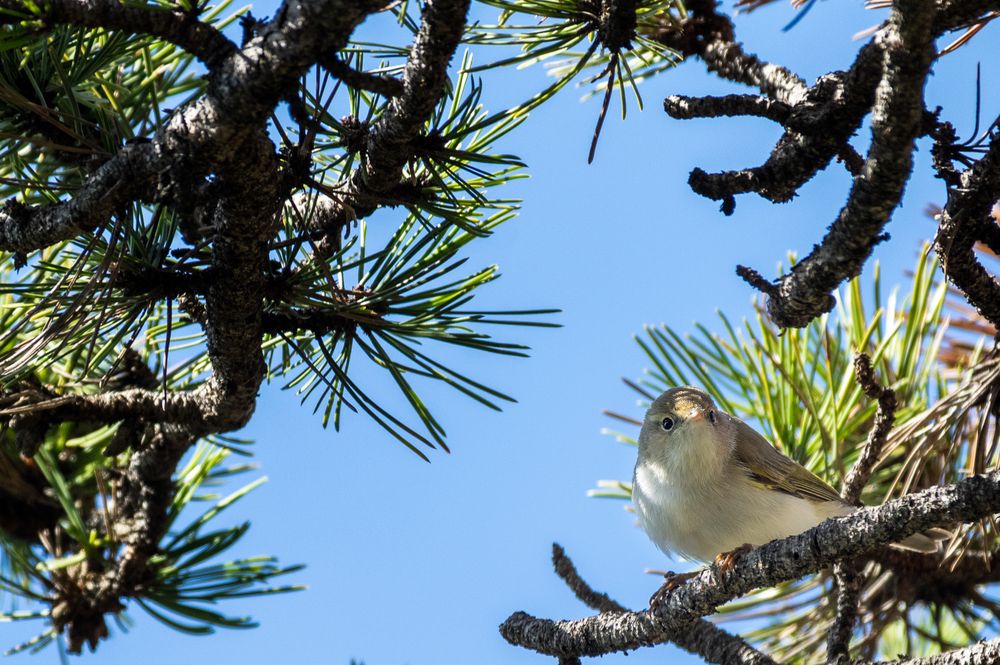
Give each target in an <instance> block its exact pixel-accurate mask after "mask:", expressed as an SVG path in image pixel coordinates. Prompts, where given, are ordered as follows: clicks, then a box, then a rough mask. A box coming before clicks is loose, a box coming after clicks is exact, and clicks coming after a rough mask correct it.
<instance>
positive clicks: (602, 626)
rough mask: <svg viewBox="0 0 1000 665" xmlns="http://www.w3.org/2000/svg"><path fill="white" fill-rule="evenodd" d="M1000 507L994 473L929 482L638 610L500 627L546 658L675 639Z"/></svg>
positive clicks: (523, 619) (998, 477) (521, 618)
mask: <svg viewBox="0 0 1000 665" xmlns="http://www.w3.org/2000/svg"><path fill="white" fill-rule="evenodd" d="M997 512H1000V471H997V472H994V473H991V474H988V475H982V476H973V477H970V478H966V479H965V480H961V481H959V482H957V483H955V484H954V485H950V486H947V487H934V488H931V489H928V490H925V491H923V492H919V493H915V494H910V495H907V496H905V497H902V498H900V499H896V500H894V501H890V502H888V503H885V504H883V505H881V506H876V507H872V508H865V509H861V510H858V511H857V512H855V513H852V514H851V515H850V516H848V517H842V518H837V519H831V520H827V521H826V522H823V523H822V524H820V525H819V526H816V527H814V528H812V529H809V530H808V531H806V532H804V533H801V534H799V535H796V536H791V537H789V538H785V539H784V540H777V541H773V542H770V543H768V544H766V545H763V546H761V547H759V548H757V549H754V550H752V551H751V552H749V553H748V554H746V555H744V556H743V557H741V558H739V559H738V560H737V561H736V563H735V564H734V565H733V566H732V567H731V568H730V569H729V570H727V571H725V572H722V571H720V570H719V569H718V567H717V566H712V567H711V568H709V569H706V570H704V571H702V572H701V573H700V574H698V575H697V576H695V577H694V578H692V579H691V580H689V581H688V582H687V583H685V584H684V585H683V586H681V587H679V588H678V589H676V590H675V591H674V592H673V593H672V594H671V595H670V597H669V598H668V599H667V600H666V602H664V603H662V604H660V605H657V606H655V607H653V608H651V609H650V610H647V611H644V612H610V613H605V614H601V615H598V616H593V617H588V618H586V619H581V620H579V621H550V620H547V619H538V618H535V617H532V616H530V615H528V614H526V613H524V612H517V613H515V614H513V615H511V617H510V618H509V619H507V621H505V622H504V623H503V625H502V626H501V627H500V632H501V634H502V635H503V636H504V638H505V639H506V640H507V641H508V642H510V643H511V644H515V645H519V646H523V647H526V648H529V649H533V650H535V651H538V652H539V653H544V654H548V655H553V656H574V655H575V656H598V655H601V654H605V653H611V652H613V651H622V650H626V649H635V648H637V647H640V646H646V645H651V644H659V643H662V642H665V641H668V640H673V639H675V638H676V637H678V636H682V635H683V633H684V631H689V630H690V628H691V624H692V622H693V621H695V620H697V619H699V618H700V617H703V616H705V615H706V614H709V613H711V612H713V611H714V610H715V609H716V608H717V607H719V606H720V605H722V604H723V603H726V602H728V601H730V600H732V599H734V598H737V597H739V596H742V595H744V594H746V593H748V592H750V591H752V590H754V589H758V588H763V587H770V586H774V585H775V584H779V583H781V582H784V581H787V580H792V579H796V578H798V577H801V576H803V575H807V574H810V573H815V572H817V571H818V570H820V569H822V568H825V567H827V566H829V565H831V564H833V563H836V562H837V561H841V560H844V559H847V558H849V557H854V556H857V555H861V554H865V553H868V552H872V551H874V550H876V549H878V548H879V547H882V546H884V545H888V544H889V543H894V542H899V541H900V540H902V539H904V538H906V537H907V536H909V535H912V534H914V533H917V532H919V531H925V530H926V529H928V528H930V527H934V526H942V525H946V524H949V523H953V522H959V521H961V522H968V521H972V520H977V519H981V518H983V517H986V516H989V515H993V514H995V513H997Z"/></svg>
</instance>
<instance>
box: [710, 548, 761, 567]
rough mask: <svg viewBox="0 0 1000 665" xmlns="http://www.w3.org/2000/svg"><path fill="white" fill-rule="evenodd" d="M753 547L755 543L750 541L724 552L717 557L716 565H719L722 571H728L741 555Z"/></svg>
mask: <svg viewBox="0 0 1000 665" xmlns="http://www.w3.org/2000/svg"><path fill="white" fill-rule="evenodd" d="M752 549H753V545H751V544H750V543H743V544H742V545H740V546H739V547H737V548H736V549H734V550H732V551H730V552H723V553H722V554H719V555H718V556H716V557H715V565H717V566H718V567H719V572H720V573H728V572H729V570H730V569H731V568H732V567H733V566H735V565H736V562H737V561H739V559H740V557H741V556H743V555H744V554H746V553H747V552H749V551H750V550H752Z"/></svg>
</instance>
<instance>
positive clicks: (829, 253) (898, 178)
mask: <svg viewBox="0 0 1000 665" xmlns="http://www.w3.org/2000/svg"><path fill="white" fill-rule="evenodd" d="M933 8H934V3H933V2H932V1H931V0H908V1H905V2H899V3H897V4H894V5H893V10H892V15H891V17H890V19H889V25H888V26H887V28H886V29H885V30H884V31H883V32H882V33H881V34H880V36H879V37H878V38H877V40H878V41H880V42H881V44H882V47H883V50H884V53H885V59H884V71H885V74H884V76H883V77H882V81H881V83H879V86H878V90H877V91H876V97H875V107H874V112H873V117H872V145H871V148H870V149H869V151H868V158H867V161H866V163H865V166H864V169H863V170H862V173H861V175H860V176H859V177H858V178H856V179H855V182H854V186H853V188H852V189H851V194H850V198H849V199H848V201H847V205H845V206H844V208H843V209H842V210H841V212H840V215H839V217H838V218H837V220H836V221H835V222H834V223H833V225H832V226H831V227H830V230H829V232H828V233H827V235H826V237H825V238H823V241H822V242H821V244H820V245H818V246H817V247H816V248H815V249H814V250H813V251H812V252H811V253H810V254H809V256H807V257H806V258H805V259H803V260H802V261H801V262H800V263H797V264H796V265H795V266H793V268H792V270H791V271H790V272H789V273H788V274H787V275H785V276H784V277H782V278H781V279H780V280H779V282H778V285H777V290H776V291H774V292H772V293H771V294H770V295H769V296H768V301H767V310H768V314H770V316H771V319H772V320H773V321H774V322H775V323H776V324H777V325H779V326H781V327H783V328H790V327H795V328H801V327H803V326H805V325H807V324H808V323H809V322H810V321H811V320H812V319H814V318H815V317H817V316H819V315H821V314H823V313H825V312H829V311H830V310H831V309H832V308H833V304H834V301H833V296H831V295H830V294H831V292H832V291H833V290H834V289H836V288H837V286H839V285H840V283H841V282H843V281H844V280H846V279H849V278H851V277H854V276H855V275H857V274H858V273H859V272H860V271H861V266H862V265H864V262H865V260H866V259H867V258H868V256H869V255H870V254H871V252H872V249H873V248H874V247H875V245H876V244H878V243H879V242H881V241H882V240H883V239H885V236H884V235H883V234H882V228H883V227H884V226H885V224H886V223H887V222H888V221H889V217H890V216H891V214H892V211H893V210H894V209H895V208H896V206H897V205H898V204H899V201H900V199H901V198H902V195H903V188H904V187H905V185H906V182H907V180H909V177H910V171H911V169H912V166H913V147H914V142H915V140H916V137H917V136H918V135H919V134H920V132H921V129H922V126H923V120H924V113H923V109H924V103H923V90H924V83H925V81H926V79H927V74H928V72H929V69H930V64H931V62H932V61H933V58H934V49H933V41H934V31H933V23H934V18H935V12H934V11H933Z"/></svg>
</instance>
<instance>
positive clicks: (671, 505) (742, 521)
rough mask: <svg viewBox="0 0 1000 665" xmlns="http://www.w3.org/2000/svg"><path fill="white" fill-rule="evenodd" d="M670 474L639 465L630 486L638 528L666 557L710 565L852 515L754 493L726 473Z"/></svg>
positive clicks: (767, 492) (780, 495)
mask: <svg viewBox="0 0 1000 665" xmlns="http://www.w3.org/2000/svg"><path fill="white" fill-rule="evenodd" d="M674 471H675V472H674V473H670V472H669V470H668V469H667V468H666V467H665V465H663V464H661V463H658V462H656V461H653V462H650V461H647V462H642V463H640V464H638V465H636V468H635V477H634V479H633V485H632V499H633V502H634V503H635V508H636V514H637V515H638V517H639V523H640V525H641V526H642V528H643V529H645V531H646V533H647V534H648V535H649V537H650V538H651V539H652V540H653V542H654V543H656V545H657V546H658V547H659V548H660V549H662V550H663V551H664V552H666V553H668V554H673V553H676V554H681V555H683V556H684V557H686V558H689V559H697V560H700V561H711V560H712V559H713V558H714V557H715V556H716V555H717V554H720V553H722V552H728V551H731V550H733V549H736V548H737V547H739V546H740V545H743V544H744V543H749V544H750V545H754V546H756V545H762V544H764V543H766V542H769V541H771V540H774V539H776V538H784V537H787V536H791V535H794V534H797V533H801V532H803V531H805V530H807V529H809V528H811V527H813V526H816V525H817V524H819V523H820V522H822V521H823V520H825V519H826V518H828V517H832V516H834V515H840V514H846V512H849V509H847V508H846V507H845V506H843V505H840V504H836V503H833V502H825V503H812V502H809V501H806V500H804V499H800V498H797V497H794V496H791V495H789V494H785V493H783V492H777V491H774V490H768V489H763V488H759V487H756V486H754V485H752V484H751V483H750V482H749V479H746V478H743V477H737V476H736V475H735V474H739V473H742V472H741V471H739V470H734V471H733V472H732V473H731V474H726V473H711V474H699V473H690V474H688V473H677V471H678V469H674Z"/></svg>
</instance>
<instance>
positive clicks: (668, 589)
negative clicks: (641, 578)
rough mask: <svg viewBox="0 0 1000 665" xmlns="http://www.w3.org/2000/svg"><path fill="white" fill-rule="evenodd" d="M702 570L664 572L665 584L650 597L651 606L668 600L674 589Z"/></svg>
mask: <svg viewBox="0 0 1000 665" xmlns="http://www.w3.org/2000/svg"><path fill="white" fill-rule="evenodd" d="M700 572H701V571H700V570H692V571H691V572H689V573H674V572H666V573H664V574H663V586H661V587H660V588H659V589H657V590H656V593H654V594H653V595H652V596H650V598H649V606H650V607H655V606H656V605H660V604H662V603H665V602H666V601H667V598H669V597H670V594H671V593H672V592H673V590H674V589H676V588H677V587H679V586H681V585H682V584H684V583H685V582H687V581H688V580H689V579H691V578H692V577H694V576H695V575H697V574H698V573H700Z"/></svg>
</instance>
